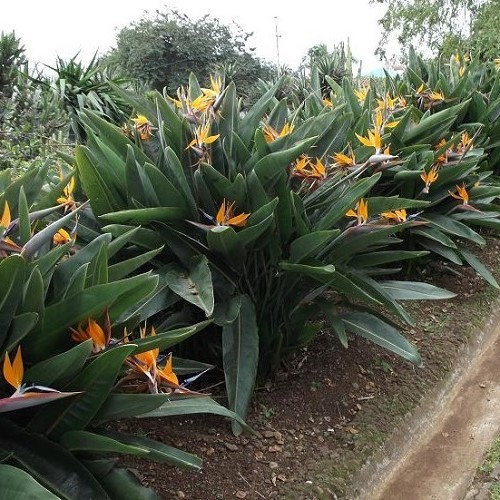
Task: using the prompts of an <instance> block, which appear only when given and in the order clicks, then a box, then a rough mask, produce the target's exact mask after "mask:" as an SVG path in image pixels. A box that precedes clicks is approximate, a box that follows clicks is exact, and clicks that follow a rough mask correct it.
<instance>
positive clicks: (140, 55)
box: [107, 11, 273, 93]
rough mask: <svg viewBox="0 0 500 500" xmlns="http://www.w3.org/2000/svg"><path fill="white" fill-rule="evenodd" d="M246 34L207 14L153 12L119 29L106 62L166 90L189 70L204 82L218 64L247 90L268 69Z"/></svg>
mask: <svg viewBox="0 0 500 500" xmlns="http://www.w3.org/2000/svg"><path fill="white" fill-rule="evenodd" d="M250 36H251V35H250V34H248V33H245V32H243V30H242V29H241V28H240V27H239V26H238V25H236V24H234V25H233V26H226V25H224V24H222V23H221V22H220V21H219V20H217V19H213V18H211V17H209V16H204V17H202V18H200V19H197V20H192V19H190V18H189V17H188V16H186V15H184V14H180V13H179V12H177V11H170V12H167V13H160V12H157V13H156V16H154V17H144V18H143V19H141V20H140V21H138V22H135V23H132V24H131V25H129V26H127V27H125V28H123V29H122V30H121V31H120V32H119V33H118V36H117V40H116V48H115V49H113V50H112V51H111V52H110V54H109V56H108V59H107V60H108V63H110V64H114V65H116V66H117V67H118V70H119V71H121V72H122V73H123V74H126V75H128V76H130V77H132V78H136V79H138V80H140V81H141V82H146V83H147V84H149V85H150V86H151V87H153V88H155V89H158V90H161V89H163V87H166V88H167V91H168V92H169V93H173V92H175V91H176V90H177V88H178V87H179V86H181V85H183V84H186V82H187V79H188V77H189V73H191V72H194V73H196V75H197V76H198V79H199V80H200V82H206V81H207V80H208V78H209V74H210V73H212V72H214V71H215V70H217V69H220V68H223V69H224V72H225V73H226V77H229V79H230V80H233V81H235V83H237V85H238V88H239V89H240V91H243V93H249V92H251V88H252V86H253V85H254V84H255V82H256V81H257V80H258V79H259V78H264V79H265V78H268V77H269V75H270V74H271V72H272V71H273V68H272V67H271V66H270V65H269V64H267V63H265V62H263V61H261V60H260V59H258V58H257V57H255V56H254V55H253V53H252V51H253V50H252V49H248V48H247V42H248V39H249V37H250Z"/></svg>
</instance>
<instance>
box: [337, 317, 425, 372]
mask: <svg viewBox="0 0 500 500" xmlns="http://www.w3.org/2000/svg"><path fill="white" fill-rule="evenodd" d="M342 321H343V322H344V325H345V329H346V331H348V332H352V333H355V334H357V335H361V336H362V337H364V338H365V339H368V340H371V341H372V342H374V343H375V344H377V345H379V346H381V347H383V348H385V349H387V350H389V351H391V352H393V353H395V354H398V355H399V356H401V357H403V358H405V359H408V360H409V361H412V362H413V363H415V364H417V365H420V363H421V359H420V355H419V353H418V351H417V350H416V349H415V347H414V346H413V345H412V344H410V342H408V340H406V339H405V338H404V337H403V336H402V335H401V333H399V332H398V331H397V330H396V329H395V328H394V327H393V326H391V325H389V324H387V323H385V322H384V321H382V320H381V319H380V318H377V317H376V316H374V315H373V314H369V313H363V312H359V313H351V314H346V315H344V316H342Z"/></svg>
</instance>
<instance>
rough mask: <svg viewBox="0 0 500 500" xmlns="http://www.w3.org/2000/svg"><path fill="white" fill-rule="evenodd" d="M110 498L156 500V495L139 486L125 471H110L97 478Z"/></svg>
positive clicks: (149, 489)
mask: <svg viewBox="0 0 500 500" xmlns="http://www.w3.org/2000/svg"><path fill="white" fill-rule="evenodd" d="M99 482H100V483H101V484H102V486H103V487H104V489H105V490H106V492H107V493H108V495H109V496H110V498H119V499H120V500H158V495H157V494H156V492H155V491H154V490H153V489H151V488H146V487H144V486H142V485H141V483H140V482H139V480H138V479H137V478H136V477H135V476H134V475H133V474H132V473H131V472H129V471H128V470H126V469H111V471H109V472H108V474H106V475H105V476H103V477H99Z"/></svg>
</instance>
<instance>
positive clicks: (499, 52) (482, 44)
mask: <svg viewBox="0 0 500 500" xmlns="http://www.w3.org/2000/svg"><path fill="white" fill-rule="evenodd" d="M470 48H471V51H472V53H473V54H477V55H478V56H479V57H481V58H482V59H495V58H497V57H499V56H500V0H490V1H489V2H486V3H485V4H483V5H482V6H481V7H480V8H479V10H478V12H477V16H476V18H475V19H474V21H473V23H472V33H471V40H470Z"/></svg>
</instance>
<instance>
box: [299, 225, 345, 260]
mask: <svg viewBox="0 0 500 500" xmlns="http://www.w3.org/2000/svg"><path fill="white" fill-rule="evenodd" d="M339 233H340V230H339V229H332V230H329V231H314V232H312V233H310V234H306V235H304V236H301V237H299V238H297V239H296V240H294V241H293V242H292V244H291V245H290V262H291V263H299V262H301V261H303V260H305V259H307V258H310V257H316V256H317V253H318V251H320V250H321V249H322V248H323V247H324V246H325V245H326V243H328V242H329V241H331V240H332V239H333V238H334V237H336V236H337V235H338V234H339Z"/></svg>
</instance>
